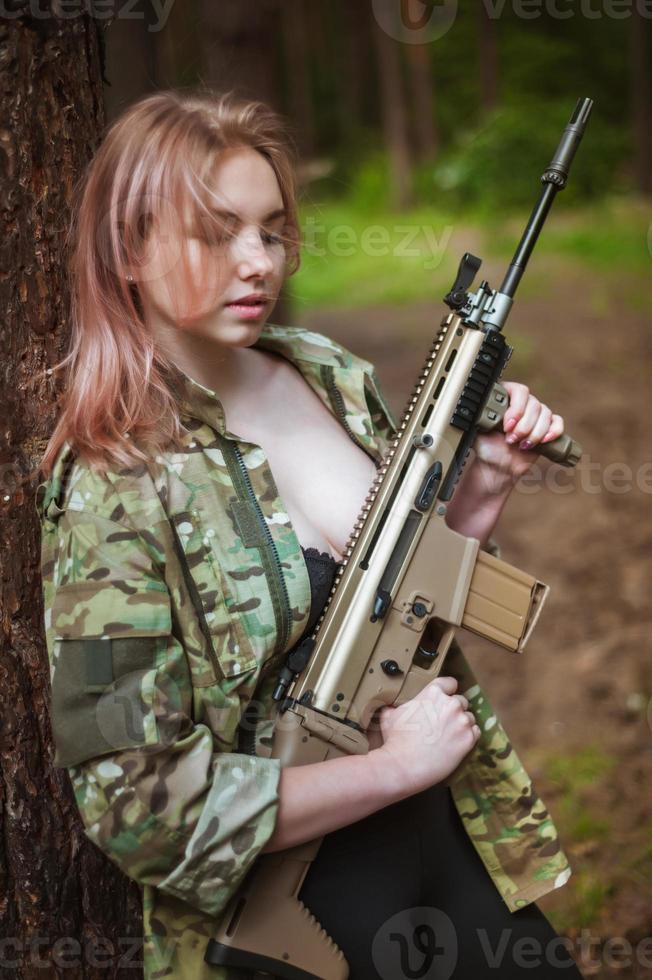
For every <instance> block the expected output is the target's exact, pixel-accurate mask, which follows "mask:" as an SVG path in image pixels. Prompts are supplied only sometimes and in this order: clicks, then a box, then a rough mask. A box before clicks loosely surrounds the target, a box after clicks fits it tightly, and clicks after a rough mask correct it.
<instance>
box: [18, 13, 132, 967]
mask: <svg viewBox="0 0 652 980" xmlns="http://www.w3.org/2000/svg"><path fill="white" fill-rule="evenodd" d="M52 6H54V5H53V4H52ZM52 6H51V5H50V3H48V2H45V0H40V2H39V9H38V17H35V16H32V15H31V14H29V13H23V14H22V16H20V17H16V16H14V17H12V18H9V17H8V16H7V14H6V12H5V16H4V17H3V20H2V23H1V24H0V38H1V41H2V51H3V55H2V60H1V62H0V83H1V91H2V118H3V129H2V151H3V152H2V155H1V157H0V159H1V161H2V179H1V180H0V213H1V217H0V223H1V226H2V233H3V234H2V246H1V248H2V259H3V262H2V269H3V275H2V277H1V278H0V302H1V303H2V309H3V314H4V315H3V317H2V321H1V323H0V334H1V341H2V350H3V372H2V378H3V390H2V392H1V393H0V397H1V398H2V405H3V425H2V433H1V435H0V483H1V486H0V551H1V553H2V554H3V555H4V556H7V560H6V561H5V564H4V566H3V568H2V585H1V593H0V605H1V610H0V622H1V624H2V626H1V629H0V677H1V683H0V718H1V719H2V752H1V753H0V820H1V822H2V827H1V839H2V853H1V856H0V863H1V864H2V869H3V871H2V875H1V881H2V885H1V886H0V909H1V910H2V912H1V915H2V929H1V934H2V937H3V939H4V940H8V944H7V945H5V944H4V943H3V955H2V965H1V967H0V972H1V973H2V975H3V976H6V977H10V976H11V977H18V976H20V977H22V978H24V980H36V978H37V977H45V976H50V977H51V976H59V974H60V970H61V969H62V968H63V969H65V968H66V967H68V966H70V967H72V970H71V974H70V975H73V974H74V975H76V976H84V977H85V978H90V980H95V978H97V980H100V978H103V980H107V978H113V977H115V976H117V972H118V959H119V957H120V956H122V955H123V954H124V942H125V939H126V940H129V938H130V937H131V940H132V944H135V946H136V947H137V945H138V937H139V936H140V935H141V934H142V919H141V905H140V890H139V888H138V886H137V885H136V884H134V883H133V882H130V881H129V879H127V878H126V877H124V876H123V875H122V873H121V872H120V871H118V869H117V868H116V866H115V865H114V864H112V863H111V862H110V861H109V860H108V859H107V858H106V857H105V856H104V855H103V854H102V853H101V851H99V850H98V849H97V848H96V847H95V845H94V844H92V843H91V842H90V841H89V840H88V838H87V837H86V836H85V834H84V828H83V826H82V823H81V820H80V818H79V814H78V811H77V808H76V806H75V802H74V795H73V790H72V786H71V784H70V779H69V777H68V773H67V772H66V770H65V769H60V768H53V766H52V759H53V756H54V752H53V748H52V735H51V727H50V712H49V704H50V693H51V691H50V671H49V665H48V656H47V651H46V647H45V641H44V636H43V602H42V594H41V584H40V576H39V565H40V536H39V524H38V520H37V515H36V511H35V508H34V490H35V485H34V481H32V480H30V479H29V475H30V474H31V473H32V471H33V470H34V468H35V467H36V466H37V464H38V462H39V460H40V458H41V456H42V453H43V451H44V449H45V446H46V443H47V439H48V437H49V434H50V432H51V431H52V428H53V424H54V421H55V417H56V414H57V396H58V394H59V393H58V391H57V390H55V386H54V384H53V383H52V381H51V380H50V379H48V378H44V376H43V372H44V370H45V369H46V368H47V367H48V365H52V364H54V363H55V362H57V361H59V360H60V359H61V357H62V356H63V353H64V350H65V348H66V347H67V343H68V337H69V332H68V310H69V297H68V291H67V271H66V258H67V256H66V253H65V251H64V246H65V235H66V230H67V227H68V222H69V214H70V208H71V206H72V204H73V201H74V197H75V192H76V185H77V181H78V178H79V177H80V174H81V173H82V171H83V169H84V167H85V165H86V163H87V162H88V160H89V159H90V157H91V155H92V153H93V152H94V150H95V149H96V147H97V145H98V143H99V141H100V138H101V132H102V127H103V126H104V121H105V118H104V105H103V99H102V80H101V50H102V45H101V41H103V37H104V35H103V31H102V30H101V28H100V27H99V25H98V22H96V21H93V20H92V19H91V18H90V17H89V16H88V15H87V14H81V15H80V16H76V17H74V16H73V17H70V16H69V15H68V16H66V17H65V18H60V17H59V16H58V14H55V13H54V12H53V10H52ZM104 23H106V22H104ZM57 941H58V945H57ZM35 943H36V944H37V945H33V944H35ZM62 943H65V944H66V945H65V948H63V947H62ZM89 943H90V944H96V945H95V946H94V947H93V946H91V947H90V948H91V949H94V955H96V954H98V953H99V954H100V955H98V956H97V959H96V965H95V966H94V965H93V963H92V961H89V959H88V949H89V945H88V944H89ZM121 943H122V946H121V945H120V944H121ZM72 944H76V946H74V945H72ZM100 944H103V946H102V945H100ZM111 945H112V946H113V950H114V951H115V952H116V953H117V956H116V957H115V958H112V957H111V954H110V950H111ZM53 954H54V956H53ZM136 959H138V956H136ZM75 962H76V964H77V966H74V965H73V964H74V963H75Z"/></svg>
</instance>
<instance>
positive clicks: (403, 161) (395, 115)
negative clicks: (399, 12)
mask: <svg viewBox="0 0 652 980" xmlns="http://www.w3.org/2000/svg"><path fill="white" fill-rule="evenodd" d="M371 32H372V35H373V38H374V44H375V46H376V56H377V61H378V76H379V81H380V108H381V115H382V121H383V134H384V139H385V149H386V150H387V154H388V157H389V167H390V182H391V186H390V201H391V206H392V207H394V208H396V209H397V210H400V209H402V208H406V207H408V206H409V204H410V203H411V201H412V161H411V155H410V148H409V143H408V128H407V112H406V105H405V95H404V89H403V78H402V73H401V58H400V53H401V49H400V47H399V44H398V42H397V41H395V40H394V38H392V37H390V36H389V35H388V34H386V33H385V31H384V30H383V29H382V28H381V27H380V26H379V25H378V24H377V23H376V22H375V21H373V23H372V24H371Z"/></svg>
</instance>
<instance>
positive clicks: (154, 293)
mask: <svg viewBox="0 0 652 980" xmlns="http://www.w3.org/2000/svg"><path fill="white" fill-rule="evenodd" d="M211 186H212V190H213V193H214V201H213V207H214V210H215V212H216V214H217V215H219V217H220V218H222V219H223V225H224V227H220V229H219V230H216V228H215V226H214V225H212V224H211V223H210V222H208V221H204V222H200V226H199V227H191V221H190V215H189V214H183V215H178V214H174V213H173V212H171V211H168V213H167V214H164V216H163V217H162V218H161V220H160V223H159V226H158V231H157V232H156V233H152V234H151V235H150V238H149V241H148V248H147V255H146V262H145V264H144V265H141V266H140V267H139V268H138V269H137V270H134V278H135V280H136V281H137V283H138V288H139V292H140V295H141V298H142V301H143V305H144V310H145V316H146V320H147V321H148V322H149V323H150V325H151V326H152V328H153V329H154V330H156V329H157V328H162V329H163V330H165V331H166V332H168V331H169V329H170V328H171V327H172V328H176V329H178V330H181V331H183V332H184V333H188V334H193V335H194V336H195V337H197V338H199V337H201V338H203V339H206V340H209V339H210V340H213V341H215V342H217V343H221V344H225V345H229V346H230V345H235V346H249V345H250V344H252V343H255V341H256V339H257V337H258V334H259V332H260V329H261V328H262V326H263V325H264V323H265V321H266V320H267V319H268V318H269V316H270V314H271V312H272V309H273V307H274V304H275V302H276V300H277V298H278V294H279V291H280V289H281V286H282V284H283V280H284V278H285V269H286V256H285V250H284V248H283V244H282V241H281V238H280V233H281V232H282V229H283V226H284V223H285V211H284V205H283V198H282V195H281V191H280V188H279V185H278V181H277V179H276V174H275V173H274V171H273V169H272V167H271V166H270V164H269V163H268V162H267V160H266V159H265V158H264V157H263V156H262V155H261V154H260V153H258V152H257V151H256V150H253V149H250V148H243V147H239V148H233V149H230V150H226V151H224V152H223V153H222V154H221V156H220V159H219V163H218V165H217V167H216V171H215V174H214V182H213V184H212V185H211ZM180 236H183V237H184V239H185V245H186V248H187V254H188V261H189V266H188V273H189V275H188V273H186V271H185V269H184V263H183V261H182V258H181V250H180V244H181V242H180ZM202 257H203V260H204V263H205V264H204V274H203V275H202ZM193 284H194V285H195V287H197V289H196V294H195V303H194V305H193V295H192V288H191V287H192V286H193ZM238 301H240V302H238Z"/></svg>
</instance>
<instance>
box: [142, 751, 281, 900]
mask: <svg viewBox="0 0 652 980" xmlns="http://www.w3.org/2000/svg"><path fill="white" fill-rule="evenodd" d="M280 778H281V763H280V760H279V759H265V758H260V757H258V756H249V755H242V754H239V753H228V754H227V753H225V754H224V755H218V756H217V757H216V759H215V764H214V773H213V786H212V788H211V790H210V792H209V795H208V797H207V799H206V804H205V806H204V808H203V810H202V813H201V816H200V819H199V820H198V822H197V826H196V828H195V831H194V833H193V835H192V837H191V838H190V839H189V840H188V842H187V845H186V850H185V855H184V858H183V860H182V861H181V862H180V863H179V864H178V865H177V866H176V867H175V868H174V870H173V871H172V873H171V874H169V875H168V876H167V878H165V879H164V880H163V881H161V882H160V883H159V884H158V885H157V887H158V888H159V889H160V890H161V891H164V892H169V893H170V894H171V895H174V896H176V897H177V898H180V899H182V900H183V901H184V902H187V903H188V904H189V905H192V906H194V907H195V908H198V909H201V910H202V911H203V912H206V913H207V914H208V915H211V916H214V917H217V916H219V915H220V914H221V913H222V912H223V910H224V909H225V907H226V905H227V904H228V902H229V899H230V898H231V896H232V895H233V894H234V892H235V891H237V889H238V887H239V885H240V883H241V881H242V880H243V879H244V877H245V875H246V873H247V872H248V871H249V869H250V867H251V865H252V864H253V863H254V861H255V860H256V858H257V857H258V854H259V853H260V851H261V850H262V849H263V847H264V846H265V844H266V843H267V841H268V840H269V838H270V837H271V836H272V833H273V831H274V827H275V825H276V819H277V816H278V807H279V797H278V784H279V780H280Z"/></svg>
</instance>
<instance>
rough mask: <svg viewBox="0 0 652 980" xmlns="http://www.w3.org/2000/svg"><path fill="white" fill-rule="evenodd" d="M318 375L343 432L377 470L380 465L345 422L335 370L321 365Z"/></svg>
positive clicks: (342, 401) (329, 365)
mask: <svg viewBox="0 0 652 980" xmlns="http://www.w3.org/2000/svg"><path fill="white" fill-rule="evenodd" d="M319 373H320V376H321V380H322V384H323V385H324V388H325V389H326V391H327V392H328V397H329V399H330V403H331V405H332V406H333V411H334V412H335V414H336V415H337V417H338V418H339V419H340V421H341V423H342V425H343V426H344V428H345V430H346V431H347V433H348V434H349V436H350V437H351V439H353V441H354V443H355V444H356V446H359V448H360V449H362V451H363V452H365V453H366V454H367V456H368V457H369V459H371V460H372V461H373V463H374V465H375V466H376V468H378V466H379V465H380V464H379V462H378V460H377V459H376V458H375V456H374V455H373V454H372V453H370V452H369V450H368V449H367V447H366V446H365V445H364V444H363V443H362V442H361V441H360V439H359V438H358V436H357V435H356V434H355V432H354V431H353V429H352V428H351V426H350V425H349V423H348V422H347V421H346V405H345V404H344V398H343V397H342V392H341V391H340V389H339V388H338V387H337V385H336V383H335V369H334V368H333V366H332V365H331V364H322V365H321V367H320V369H319Z"/></svg>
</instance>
